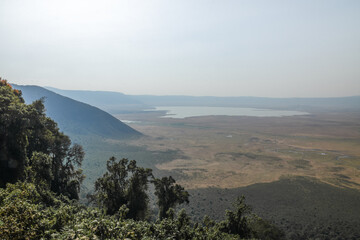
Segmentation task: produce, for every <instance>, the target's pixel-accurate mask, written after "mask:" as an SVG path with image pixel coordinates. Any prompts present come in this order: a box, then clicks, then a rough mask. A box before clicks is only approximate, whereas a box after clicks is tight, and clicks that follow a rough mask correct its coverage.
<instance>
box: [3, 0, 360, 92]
mask: <svg viewBox="0 0 360 240" xmlns="http://www.w3.org/2000/svg"><path fill="white" fill-rule="evenodd" d="M0 76H1V77H2V78H6V79H8V80H9V81H10V82H14V83H17V84H35V85H40V86H53V87H57V88H62V89H88V90H111V91H119V92H123V93H126V94H157V95H174V94H176V95H199V96H201V95H214V96H266V97H327V96H329V97H335V96H351V95H360V1H359V0H337V1H333V0H309V1H307V0H283V1H271V0H263V1H258V0H248V1H242V0H217V1H214V0H157V1H155V0H142V1H138V0H128V1H121V0H113V1H112V0H98V1H94V0H84V1H81V0H59V1H58V0H42V1H40V0H32V1H28V0H0Z"/></svg>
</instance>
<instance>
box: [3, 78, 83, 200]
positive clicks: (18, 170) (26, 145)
mask: <svg viewBox="0 0 360 240" xmlns="http://www.w3.org/2000/svg"><path fill="white" fill-rule="evenodd" d="M0 93H1V95H0V126H1V127H0V153H1V154H0V166H1V168H0V169H1V170H0V186H1V187H4V186H5V184H6V183H8V182H10V183H14V182H16V181H17V180H25V177H26V175H27V174H26V168H28V170H30V171H31V169H33V170H35V175H36V176H37V177H39V174H43V175H44V174H46V173H43V172H41V171H39V170H41V169H47V170H49V172H47V175H46V176H42V177H44V179H43V180H44V182H45V183H47V185H48V186H49V187H50V189H51V190H52V191H53V192H55V193H57V194H63V195H66V196H68V197H69V198H71V199H78V198H79V195H78V193H79V191H80V184H81V182H82V180H83V179H84V175H83V174H82V170H81V169H79V168H77V167H80V166H81V163H82V160H83V158H84V152H83V150H82V147H81V146H80V145H77V144H74V145H73V146H71V140H70V138H69V137H68V136H66V135H64V134H63V133H62V132H60V130H59V128H58V127H57V124H56V123H55V122H54V121H53V120H52V119H50V118H48V117H47V116H46V115H45V108H44V104H43V100H42V99H40V100H37V101H34V102H33V103H32V104H29V105H27V104H25V103H24V100H23V98H22V97H21V92H20V91H18V90H16V89H13V88H12V87H11V85H10V84H8V83H7V81H6V80H1V79H0ZM39 153H42V154H45V155H46V156H44V155H41V154H39ZM39 172H41V173H39Z"/></svg>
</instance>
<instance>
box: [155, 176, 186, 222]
mask: <svg viewBox="0 0 360 240" xmlns="http://www.w3.org/2000/svg"><path fill="white" fill-rule="evenodd" d="M153 183H154V185H155V195H156V196H157V197H158V201H157V204H158V206H159V218H160V219H164V218H166V217H168V211H169V209H170V208H173V207H175V205H176V204H181V203H184V202H187V203H189V193H188V192H187V191H185V190H184V188H183V187H181V186H180V185H179V184H175V180H174V179H173V178H172V177H171V176H170V177H163V178H161V179H154V180H153Z"/></svg>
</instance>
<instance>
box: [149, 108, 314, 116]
mask: <svg viewBox="0 0 360 240" xmlns="http://www.w3.org/2000/svg"><path fill="white" fill-rule="evenodd" d="M155 110H156V111H166V112H167V114H166V115H165V116H162V117H164V118H188V117H201V116H251V117H286V116H297V115H307V114H309V113H307V112H299V111H286V110H272V109H258V108H237V107H189V106H176V107H174V106H161V107H156V108H155Z"/></svg>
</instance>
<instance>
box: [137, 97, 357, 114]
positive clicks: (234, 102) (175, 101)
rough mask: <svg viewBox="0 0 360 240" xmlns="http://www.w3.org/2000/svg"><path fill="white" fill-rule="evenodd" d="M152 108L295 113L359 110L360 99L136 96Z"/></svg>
mask: <svg viewBox="0 0 360 240" xmlns="http://www.w3.org/2000/svg"><path fill="white" fill-rule="evenodd" d="M132 97H133V98H134V99H136V100H138V101H140V102H144V103H146V104H148V105H151V106H209V107H243V108H264V109H279V110H296V111H308V112H316V111H360V96H353V97H336V98H265V97H194V96H152V95H137V96H132Z"/></svg>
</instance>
